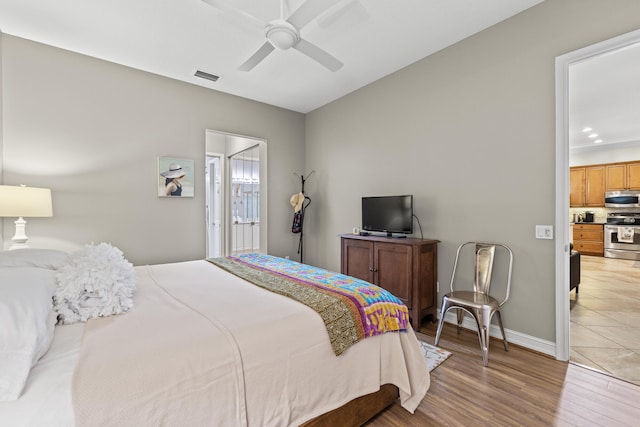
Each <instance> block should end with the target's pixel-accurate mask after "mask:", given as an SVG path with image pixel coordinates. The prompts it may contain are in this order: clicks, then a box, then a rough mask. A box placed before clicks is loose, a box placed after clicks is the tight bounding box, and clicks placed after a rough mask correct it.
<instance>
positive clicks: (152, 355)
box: [0, 251, 429, 427]
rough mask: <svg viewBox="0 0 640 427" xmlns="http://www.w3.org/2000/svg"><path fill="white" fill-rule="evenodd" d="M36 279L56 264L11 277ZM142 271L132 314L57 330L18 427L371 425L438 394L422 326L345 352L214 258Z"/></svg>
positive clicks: (21, 400) (291, 305)
mask: <svg viewBox="0 0 640 427" xmlns="http://www.w3.org/2000/svg"><path fill="white" fill-rule="evenodd" d="M36 252H37V251H36ZM25 254H26V252H25ZM25 257H26V255H25ZM0 259H1V257H0ZM14 264H16V263H15V262H14ZM11 269H12V271H11V272H9V273H8V271H9V270H11ZM29 269H31V270H33V269H38V270H43V269H45V270H48V271H54V272H55V270H56V269H57V266H56V265H55V263H50V265H45V266H44V267H43V266H42V265H38V263H37V262H35V263H34V265H29V266H27V267H25V266H20V267H17V266H16V265H12V266H10V267H7V266H4V267H3V265H2V262H1V261H0V279H2V278H3V277H5V280H4V281H5V282H8V280H6V277H9V278H11V277H16V271H18V270H21V271H22V270H29ZM134 272H135V280H136V292H135V296H134V298H133V299H134V306H133V308H131V309H130V310H128V311H126V312H125V313H122V314H118V315H113V316H105V317H99V318H95V319H92V320H89V321H88V322H79V323H73V324H69V325H58V326H56V327H55V329H54V333H53V337H52V341H51V342H50V344H49V345H47V346H46V347H47V350H46V353H45V354H44V355H43V356H41V357H39V356H38V355H35V356H34V358H35V359H37V363H35V365H34V366H33V367H32V368H31V369H30V372H29V374H28V377H27V378H26V382H25V384H24V389H23V390H22V391H21V393H20V396H19V397H18V398H17V399H15V400H8V401H2V402H0V420H3V423H4V424H5V425H11V426H41V425H47V426H64V427H70V426H74V425H75V426H85V425H92V426H93V425H100V426H102V425H104V426H108V425H118V426H126V425H132V426H133V425H135V426H144V425H150V426H156V425H166V426H172V425H233V426H289V425H290V426H298V425H306V426H312V425H336V420H338V421H339V424H340V425H359V424H361V423H362V422H364V421H366V419H368V418H369V417H371V416H372V415H374V414H375V413H376V412H378V411H380V410H382V409H384V407H386V406H387V405H389V404H390V403H392V402H393V401H395V400H396V399H398V398H399V399H400V403H401V405H402V406H403V407H404V408H405V409H406V410H407V411H409V412H413V411H414V410H415V409H416V407H417V406H418V404H419V403H420V401H421V400H422V398H423V397H424V395H425V393H426V392H427V390H428V388H429V374H428V371H427V368H426V364H425V361H424V358H423V356H422V352H421V351H420V348H419V345H418V342H417V338H416V336H415V333H414V332H413V330H412V329H411V327H410V326H407V329H406V331H404V332H387V333H382V334H378V335H374V336H369V337H367V338H364V339H359V340H357V342H355V343H353V344H349V345H347V346H346V347H345V348H341V349H340V348H339V347H340V346H339V345H336V344H335V343H334V342H333V341H332V339H331V338H330V337H331V336H332V335H331V334H329V333H328V329H327V325H328V323H327V320H326V319H325V318H324V317H321V316H320V315H319V313H318V312H317V311H314V310H313V309H312V308H310V307H309V306H307V305H305V304H301V303H300V302H299V301H296V300H294V299H291V298H289V297H286V296H283V295H281V294H278V293H276V292H273V291H272V290H269V289H265V288H264V287H261V286H257V285H256V284H255V283H251V282H250V281H248V280H247V279H246V278H243V277H241V276H239V275H237V273H233V272H230V271H229V270H227V269H225V268H221V266H220V265H216V264H214V263H212V262H209V261H207V260H198V261H190V262H180V263H172V264H160V265H152V266H139V267H135V268H134ZM3 274H4V276H3ZM46 277H47V278H48V279H47V280H50V278H51V277H55V276H52V275H51V274H47V276H46ZM3 286H4V284H3V283H2V282H0V288H2V287H3ZM0 291H1V289H0ZM47 319H49V318H47ZM49 320H50V319H49ZM45 323H46V322H45ZM1 327H2V326H0V328H1ZM39 341H42V340H39ZM1 350H2V348H0V351H1ZM337 353H339V355H336V354H337ZM0 356H1V355H0ZM0 380H1V378H0Z"/></svg>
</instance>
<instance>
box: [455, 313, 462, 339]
mask: <svg viewBox="0 0 640 427" xmlns="http://www.w3.org/2000/svg"><path fill="white" fill-rule="evenodd" d="M456 315H457V319H458V335H459V334H460V331H461V330H462V321H463V320H464V310H461V309H458V310H456Z"/></svg>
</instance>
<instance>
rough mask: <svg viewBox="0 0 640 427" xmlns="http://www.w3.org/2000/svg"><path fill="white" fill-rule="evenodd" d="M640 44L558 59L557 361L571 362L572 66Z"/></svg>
mask: <svg viewBox="0 0 640 427" xmlns="http://www.w3.org/2000/svg"><path fill="white" fill-rule="evenodd" d="M639 42H640V30H636V31H633V32H630V33H627V34H623V35H621V36H618V37H614V38H612V39H609V40H605V41H603V42H600V43H596V44H594V45H591V46H587V47H585V48H582V49H578V50H575V51H573V52H569V53H567V54H564V55H562V56H558V57H556V214H555V217H556V242H555V243H556V246H555V250H556V274H555V280H556V359H558V360H564V361H566V360H569V355H570V343H569V322H570V319H569V285H568V284H569V242H570V241H571V239H570V236H569V230H570V227H569V67H570V66H571V64H573V63H577V62H580V61H584V60H587V59H589V58H593V57H595V56H598V55H602V54H604V53H607V52H610V51H613V50H616V49H620V48H623V47H626V46H629V45H632V44H635V43H639Z"/></svg>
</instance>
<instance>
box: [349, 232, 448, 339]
mask: <svg viewBox="0 0 640 427" xmlns="http://www.w3.org/2000/svg"><path fill="white" fill-rule="evenodd" d="M340 238H341V239H340V240H341V261H340V272H341V273H342V274H347V275H349V276H353V277H357V278H359V279H362V280H366V281H367V282H369V283H373V284H374V285H378V286H380V287H381V288H384V289H386V290H388V291H389V292H391V293H392V294H393V295H395V296H396V297H398V298H400V299H401V300H402V302H404V303H405V304H406V306H407V308H408V309H409V316H410V317H411V325H412V326H413V329H414V330H416V331H417V330H419V329H420V324H421V323H422V319H423V318H424V317H426V316H431V318H432V320H433V321H435V320H436V309H437V303H438V301H437V297H438V292H437V288H438V285H437V283H438V271H437V270H438V243H439V241H438V240H432V239H416V238H414V237H410V238H405V239H393V238H389V237H386V236H384V235H383V236H354V235H350V234H342V235H340Z"/></svg>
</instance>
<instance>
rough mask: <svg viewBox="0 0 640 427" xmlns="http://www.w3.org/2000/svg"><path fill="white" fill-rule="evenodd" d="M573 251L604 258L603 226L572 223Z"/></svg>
mask: <svg viewBox="0 0 640 427" xmlns="http://www.w3.org/2000/svg"><path fill="white" fill-rule="evenodd" d="M573 249H575V250H576V251H578V252H580V253H581V254H584V255H595V256H604V228H603V225H602V224H592V223H584V222H579V223H578V222H577V223H574V224H573Z"/></svg>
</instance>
